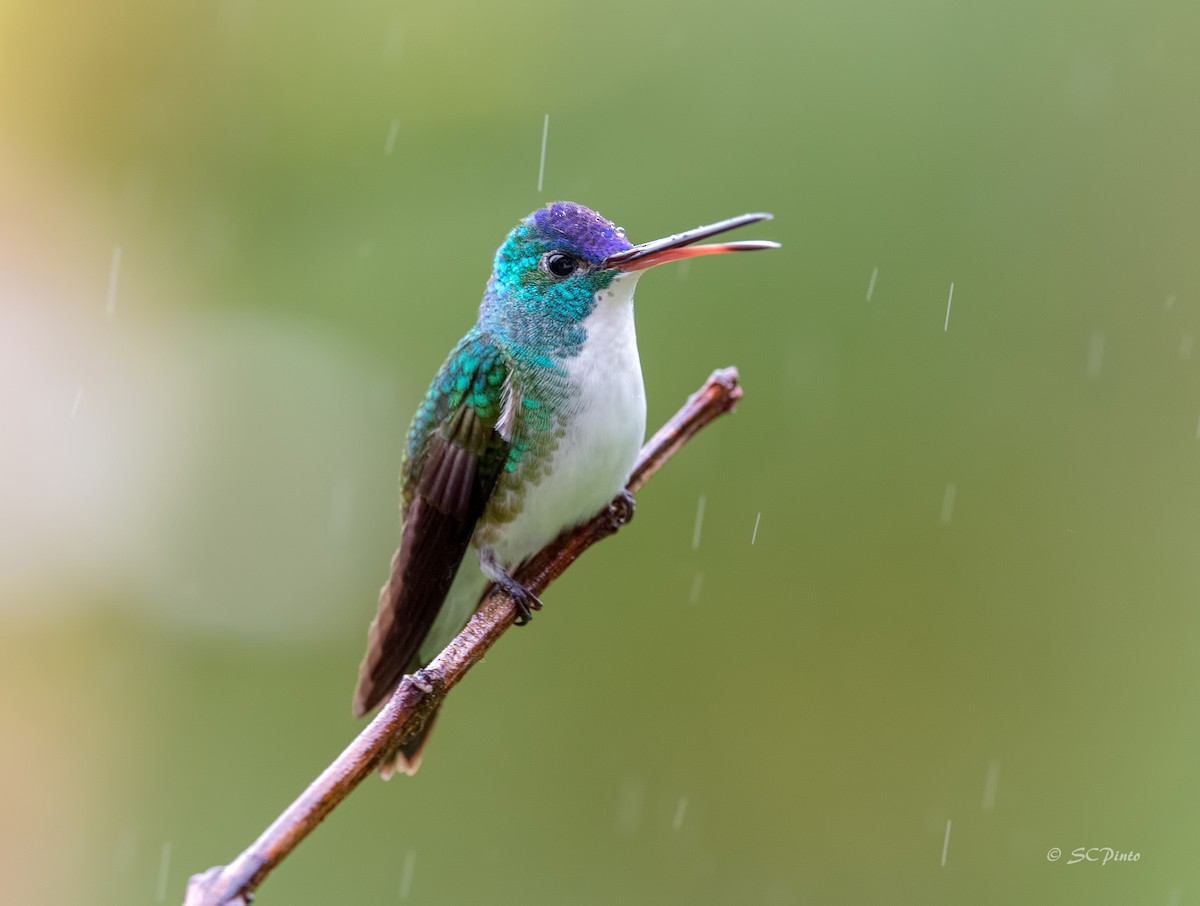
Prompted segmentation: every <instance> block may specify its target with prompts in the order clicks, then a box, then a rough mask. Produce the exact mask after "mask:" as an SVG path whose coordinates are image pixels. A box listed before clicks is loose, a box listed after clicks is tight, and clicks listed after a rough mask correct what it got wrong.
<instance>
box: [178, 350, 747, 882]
mask: <svg viewBox="0 0 1200 906" xmlns="http://www.w3.org/2000/svg"><path fill="white" fill-rule="evenodd" d="M741 395H742V390H741V387H739V386H738V374H737V369H735V368H723V369H721V370H719V371H714V372H713V373H712V375H711V376H710V377H709V379H708V380H707V381H706V382H705V384H704V386H703V387H701V388H700V389H699V390H698V391H696V392H695V393H694V394H692V396H691V397H689V398H688V401H687V403H685V404H684V406H683V408H681V409H680V410H679V411H678V412H677V413H675V415H674V416H673V417H672V418H671V419H670V420H669V421H668V422H667V423H666V424H665V425H663V427H662V428H661V429H659V431H658V433H657V434H655V435H654V436H653V437H652V438H650V440H649V441H648V442H647V443H646V445H645V446H644V447H643V448H642V451H641V454H640V455H639V456H638V460H637V464H636V465H635V466H634V469H633V474H632V475H631V476H630V478H629V483H628V484H627V485H626V491H625V492H624V493H623V494H621V495H619V496H618V497H617V498H616V499H614V500H613V501H612V503H610V504H609V505H608V506H607V507H605V509H604V510H603V511H602V512H600V513H597V514H596V516H595V517H593V518H592V519H591V520H590V521H589V522H585V523H584V524H583V525H580V526H578V527H577V528H575V529H573V530H571V531H569V532H565V533H563V534H562V535H560V536H559V537H558V538H557V539H555V540H554V541H553V542H551V543H550V544H549V545H547V546H546V548H545V549H543V550H542V551H541V552H540V553H538V554H537V555H536V556H535V557H533V559H532V560H530V561H529V562H528V563H526V564H525V565H524V566H523V567H522V568H521V569H520V570H518V572H517V579H518V580H520V581H521V583H522V584H523V585H525V587H527V588H528V589H530V590H531V591H533V592H534V593H535V594H538V593H540V592H542V591H543V590H544V589H545V588H546V586H548V585H549V584H550V583H551V582H553V581H554V580H555V579H557V578H558V577H559V576H560V575H562V573H563V571H564V570H566V568H567V567H568V566H570V565H571V564H572V563H573V562H575V559H576V558H577V557H578V556H579V555H580V554H582V553H583V552H584V551H585V550H587V549H588V548H589V547H591V546H592V545H593V544H595V543H596V542H597V541H600V540H602V539H604V538H607V537H608V536H609V535H612V534H613V533H615V532H616V531H617V529H619V528H620V527H621V526H622V525H624V524H625V523H626V522H628V521H629V519H630V518H631V517H632V515H633V496H632V495H633V494H634V493H636V492H637V491H639V490H641V488H642V487H643V485H645V484H646V482H647V481H649V480H650V478H651V476H653V475H654V473H655V472H657V471H658V470H659V469H660V468H662V466H663V464H664V463H665V462H666V461H667V460H668V459H670V458H671V457H672V456H674V455H675V453H676V452H677V451H678V450H679V448H680V447H682V446H683V445H684V444H685V443H687V442H688V441H689V440H690V439H691V438H692V437H693V436H694V435H695V434H696V433H697V432H698V431H699V430H700V429H701V428H703V427H704V426H705V425H707V424H708V423H709V422H711V421H713V420H714V419H716V418H717V417H719V416H721V415H723V414H725V413H726V412H729V411H731V410H732V409H733V407H734V405H735V404H736V403H737V401H738V400H739V399H740V398H741ZM514 615H515V612H514V610H513V602H512V601H511V599H510V598H509V597H508V596H507V595H506V594H504V593H503V592H501V591H498V590H493V591H492V592H491V593H490V594H489V595H488V596H487V598H486V599H485V600H484V602H483V605H482V606H481V607H480V609H479V610H478V611H477V612H476V614H475V615H474V616H473V617H471V619H470V620H469V621H468V622H467V625H466V626H465V627H463V630H462V632H460V633H459V634H458V636H457V637H455V639H454V640H453V641H451V642H450V644H449V645H447V646H446V648H445V649H444V650H443V651H442V653H441V654H439V655H438V656H437V658H435V659H434V660H433V662H432V663H430V664H429V666H427V667H425V668H423V669H421V670H418V671H417V672H416V673H414V674H411V675H409V676H406V677H405V678H404V679H403V680H402V681H401V683H400V685H399V686H398V687H397V688H396V691H395V692H394V693H393V694H392V697H391V699H390V700H389V701H388V703H387V704H386V705H385V706H384V707H383V710H381V711H380V712H379V714H378V715H376V717H375V719H374V720H372V721H371V723H370V724H369V725H368V726H367V727H366V728H365V729H364V730H363V731H362V732H361V733H360V734H359V735H358V737H357V738H356V739H355V740H354V742H352V743H351V744H350V745H349V746H348V747H347V748H346V749H345V750H344V751H343V752H342V753H341V754H340V755H339V756H338V757H337V758H336V759H334V761H333V763H332V764H331V765H329V767H327V768H326V769H325V770H324V771H322V772H321V775H320V776H319V777H317V779H316V780H314V781H313V782H312V783H311V784H310V785H309V787H308V789H306V790H305V791H304V792H303V793H301V794H300V797H299V798H298V799H296V800H295V801H294V802H293V803H292V804H291V805H289V806H288V807H287V809H285V810H284V812H283V813H282V814H281V815H280V816H279V817H278V818H276V819H275V820H274V821H273V822H272V823H271V826H270V827H268V828H267V829H266V830H265V831H263V833H262V835H261V836H260V837H259V838H258V839H257V840H255V841H254V842H253V843H252V844H250V846H249V847H248V848H247V849H246V850H244V851H243V852H242V853H241V855H239V856H238V857H237V858H236V859H234V860H233V861H232V862H230V863H229V864H228V865H225V866H221V865H218V866H217V867H215V868H210V869H209V870H208V871H206V872H203V873H201V874H198V875H193V876H192V878H191V880H190V881H189V882H188V889H187V898H186V899H185V901H184V906H246V904H248V903H249V901H250V900H251V899H252V898H253V894H254V891H255V890H256V889H257V888H258V885H259V884H261V883H262V881H263V879H264V878H266V876H267V875H268V874H270V873H271V871H272V870H273V869H274V868H275V867H276V866H277V865H279V863H280V862H282V861H283V860H284V858H286V857H287V855H288V854H289V853H290V852H291V851H292V850H293V849H295V848H296V846H297V845H298V844H299V843H300V841H301V840H303V839H304V838H305V837H307V836H308V834H309V833H310V832H311V831H312V830H313V829H314V828H315V827H316V826H317V825H318V824H320V823H321V821H322V820H323V819H324V818H325V816H326V815H328V814H329V813H330V812H331V811H333V809H334V808H336V807H337V805H338V803H340V802H341V801H342V800H343V799H345V798H346V797H347V796H348V795H349V794H350V792H351V791H352V790H353V789H354V788H355V787H356V786H358V785H359V783H361V782H362V781H363V780H365V779H366V778H367V777H368V776H369V775H370V773H371V772H372V771H373V770H375V768H377V767H378V766H379V765H380V764H383V763H384V762H385V761H386V760H387V759H388V758H389V757H390V756H392V755H394V753H395V752H396V750H397V749H398V748H399V747H400V746H401V745H403V743H404V741H405V740H406V739H408V738H409V737H411V736H412V735H413V734H414V733H416V732H417V731H418V730H419V729H420V728H421V726H422V725H423V724H424V722H425V720H426V719H427V718H428V716H429V715H430V714H432V713H433V711H434V710H435V709H436V708H437V706H438V705H439V704H441V702H442V699H444V698H445V697H446V694H447V693H448V692H449V691H450V690H451V689H452V688H454V686H456V685H457V684H458V681H459V680H461V679H462V678H463V676H464V675H465V674H466V672H467V671H468V670H470V669H471V667H472V666H473V665H474V664H476V663H478V662H479V661H480V660H481V659H482V658H483V656H484V655H485V654H486V653H487V651H488V649H489V648H491V647H492V645H493V644H495V642H496V640H497V639H498V638H500V636H501V635H503V634H504V632H505V631H506V630H507V629H508V627H509V626H511V625H512V622H513V617H514Z"/></svg>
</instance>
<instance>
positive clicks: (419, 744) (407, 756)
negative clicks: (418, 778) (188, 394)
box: [379, 709, 438, 780]
mask: <svg viewBox="0 0 1200 906" xmlns="http://www.w3.org/2000/svg"><path fill="white" fill-rule="evenodd" d="M437 716H438V712H437V709H434V711H433V713H432V714H430V715H429V717H427V718H426V719H425V724H424V726H422V727H421V729H419V730H418V731H417V732H416V734H414V735H413V736H412V738H411V739H409V740H408V741H407V742H405V743H404V745H402V746H401V747H400V748H399V749H397V750H396V753H395V754H394V755H391V756H389V757H388V760H387V761H385V762H384V763H383V764H381V765H380V766H379V776H380V777H382V778H383V779H384V780H390V779H391V778H392V775H393V774H407V775H408V776H409V777H411V776H412V775H413V774H415V773H417V768H419V767H420V766H421V759H422V758H424V757H425V743H426V742H428V741H429V732H430V731H431V730H432V729H433V724H434V721H436V720H437Z"/></svg>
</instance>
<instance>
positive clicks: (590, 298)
mask: <svg viewBox="0 0 1200 906" xmlns="http://www.w3.org/2000/svg"><path fill="white" fill-rule="evenodd" d="M770 217H771V215H770V214H743V215H742V216H740V217H732V218H730V219H728V220H722V221H720V222H718V223H714V224H711V225H709V226H702V227H698V228H696V229H693V230H687V231H686V232H682V233H677V234H676V235H673V236H668V237H666V238H664V239H658V240H656V241H654V242H647V243H643V244H641V245H633V244H632V243H630V242H629V241H628V240H627V239H626V238H625V231H624V230H623V229H621V228H619V227H617V226H615V225H614V224H613V223H612V222H611V221H609V220H607V219H605V218H604V217H602V216H601V215H599V214H597V213H596V212H594V211H592V210H590V209H588V208H586V207H584V206H583V205H580V204H575V203H573V202H567V201H556V202H553V203H552V204H549V205H547V206H546V207H544V208H541V209H539V210H537V211H534V212H533V213H532V214H530V215H529V216H528V217H526V218H525V219H524V220H522V221H521V222H520V223H518V224H517V226H516V227H515V228H514V229H513V230H512V232H510V233H509V234H508V236H507V238H506V239H505V240H504V243H503V244H502V245H501V246H500V248H499V249H498V250H497V251H496V256H495V259H494V261H493V265H492V274H491V277H490V279H489V280H488V282H487V288H486V289H485V290H484V294H483V301H482V303H481V304H480V306H479V319H478V321H476V323H475V325H474V326H473V327H472V328H471V329H470V330H468V331H467V333H466V335H465V336H464V337H463V338H462V339H461V340H459V342H458V344H457V345H456V346H455V347H454V348H453V349H452V350H451V352H450V355H449V356H448V357H447V359H446V361H445V363H444V364H443V365H442V367H441V369H439V371H438V373H437V375H436V376H435V377H434V379H433V383H432V384H430V386H429V390H428V392H427V393H426V394H425V397H424V399H423V400H422V402H421V404H420V405H419V406H418V408H417V412H416V415H415V416H414V418H413V421H412V425H411V427H410V428H409V431H408V436H407V440H406V443H405V450H404V456H403V462H402V466H401V488H402V500H401V522H402V531H401V540H400V547H399V549H398V550H397V551H396V553H395V555H394V556H393V558H392V566H391V575H390V577H389V578H388V581H387V583H386V584H385V585H384V586H383V588H382V589H381V590H380V594H379V608H378V612H377V613H376V615H375V619H374V620H373V621H372V623H371V627H370V630H369V632H368V635H367V651H366V655H365V656H364V657H363V661H362V665H361V666H360V668H359V678H358V688H357V690H356V692H355V694H354V713H355V716H357V717H362V716H363V715H365V714H367V713H368V712H369V711H371V710H372V709H374V708H375V707H377V706H378V705H379V704H380V703H381V702H383V701H384V700H385V699H386V698H387V697H388V696H390V695H391V693H392V692H393V691H394V690H395V688H396V686H397V685H398V684H399V682H400V680H401V679H402V678H403V677H404V675H405V674H406V673H410V672H412V671H414V670H416V669H418V668H420V667H423V666H425V665H426V664H428V663H429V662H430V661H432V660H433V658H434V657H436V656H437V654H438V653H439V652H440V651H441V650H442V648H443V647H445V645H446V644H447V643H448V642H449V641H450V639H452V638H453V637H454V636H455V635H456V634H457V633H458V632H459V630H461V629H462V627H463V626H464V625H465V624H466V622H467V620H468V619H469V618H470V616H471V614H472V613H474V611H475V610H476V608H477V607H478V605H479V603H480V601H481V599H482V598H483V596H484V593H485V592H486V591H487V590H488V587H489V586H490V585H495V586H497V587H499V588H501V589H503V590H504V591H505V592H507V593H508V595H509V596H510V597H511V598H512V600H513V602H514V604H515V609H516V617H515V622H516V623H517V624H518V625H523V624H525V623H527V622H529V620H530V618H531V616H532V612H533V611H534V610H538V609H540V608H541V602H540V601H539V600H538V599H537V597H535V596H534V595H533V593H532V592H530V591H529V590H528V589H526V588H525V587H524V586H522V585H521V584H520V583H519V582H518V581H517V580H515V579H514V578H513V573H514V572H515V571H516V570H517V568H518V567H519V566H520V565H521V563H522V562H524V561H525V560H526V559H528V558H529V557H531V556H532V555H533V554H535V553H537V552H538V551H539V550H541V549H542V548H543V547H544V546H545V545H546V544H548V543H549V542H550V541H552V540H553V539H554V538H555V537H557V536H558V535H559V534H560V533H562V532H563V531H565V530H567V529H570V528H573V527H574V526H576V525H578V524H580V523H581V522H583V521H585V520H587V519H590V518H591V517H592V516H594V515H595V514H596V513H597V512H599V511H600V509H601V508H603V507H604V506H606V505H607V504H608V503H609V502H610V501H611V500H612V499H613V498H614V497H615V496H616V495H617V494H618V493H620V492H621V491H622V490H623V489H624V487H625V483H626V481H627V480H628V478H629V475H630V472H631V471H632V469H633V465H634V462H635V460H636V458H637V455H638V451H639V450H640V449H641V445H642V441H643V437H644V435H645V431H646V394H645V389H644V386H643V382H642V367H641V362H640V360H639V358H638V348H637V337H636V335H635V332H634V322H633V290H634V287H635V286H636V285H637V281H638V278H639V277H640V276H641V275H642V274H643V273H644V272H645V271H646V270H648V269H649V268H652V267H655V266H656V265H659V264H664V263H666V262H668V261H680V260H685V259H689V258H694V257H698V256H701V255H715V254H721V253H725V252H743V251H754V250H758V249H768V248H778V244H777V243H774V242H763V241H742V242H722V243H718V244H711V245H695V244H694V243H696V242H698V241H699V240H701V239H706V238H708V237H711V236H715V235H717V234H720V233H725V232H727V231H728V230H732V229H735V228H737V227H741V226H745V225H746V224H750V223H755V222H758V221H761V220H768V219H770ZM432 724H433V716H431V717H430V718H429V719H428V720H427V721H426V723H425V725H424V727H423V728H422V729H421V730H420V731H418V733H417V734H416V735H415V736H414V737H413V738H411V739H409V740H408V741H407V742H405V743H404V745H403V746H402V747H401V748H400V750H399V751H398V752H397V754H396V756H395V759H394V761H392V762H390V763H388V764H385V765H383V767H382V768H381V773H382V774H383V776H384V777H385V778H387V777H389V776H390V775H391V774H392V773H393V772H400V773H405V774H413V773H415V772H416V770H417V768H418V766H419V765H420V763H421V757H422V753H423V751H424V748H425V742H426V738H427V736H428V733H429V730H430V728H431V727H432Z"/></svg>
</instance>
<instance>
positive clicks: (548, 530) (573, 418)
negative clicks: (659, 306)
mask: <svg viewBox="0 0 1200 906" xmlns="http://www.w3.org/2000/svg"><path fill="white" fill-rule="evenodd" d="M638 276H639V275H638V274H627V275H623V276H620V277H618V278H617V279H616V280H614V281H613V283H612V284H610V286H609V288H608V289H607V290H605V291H604V292H602V293H601V294H600V298H599V300H598V302H597V305H596V307H595V309H593V311H592V313H591V314H590V315H588V317H587V320H585V321H584V322H583V328H584V330H586V331H587V339H586V341H585V342H584V344H583V347H582V349H581V351H580V353H579V354H578V355H577V356H574V357H572V358H570V359H567V360H566V368H567V375H568V378H569V379H570V381H571V383H572V385H573V388H574V393H573V395H572V396H573V399H574V400H575V401H576V405H574V406H573V407H571V409H570V410H568V411H566V412H564V428H565V433H564V434H563V436H562V438H561V439H560V440H559V443H558V448H557V449H556V450H555V451H554V453H553V455H552V459H551V463H552V465H551V468H550V470H549V473H548V474H547V475H546V476H545V477H544V478H543V479H542V480H541V481H540V482H539V483H538V485H537V486H536V487H534V488H531V489H530V490H529V492H528V497H527V498H526V500H525V505H524V507H523V508H522V511H521V513H520V514H519V515H518V516H517V517H516V518H515V519H514V520H513V521H512V522H511V523H510V524H509V525H507V526H505V527H504V529H503V531H502V534H501V537H500V538H498V539H497V544H496V548H497V553H498V554H499V555H500V559H501V561H502V562H504V563H507V564H513V565H515V564H516V563H518V562H520V561H521V560H523V559H525V558H526V557H528V556H529V555H530V554H532V553H535V552H536V551H538V550H540V549H541V548H542V547H543V546H545V545H546V544H547V543H549V542H550V541H551V540H552V539H553V538H554V537H555V536H557V535H558V534H559V532H561V531H562V530H563V529H565V528H569V527H571V526H573V525H577V524H578V523H580V522H582V521H583V520H585V519H587V518H589V517H591V516H593V515H594V514H595V513H597V512H599V510H600V509H601V508H602V507H603V506H604V505H605V504H607V503H608V502H609V501H610V500H611V499H612V498H613V497H615V496H616V495H617V493H618V492H619V491H620V490H621V488H623V487H624V486H625V482H626V480H627V479H628V478H629V473H630V471H632V469H633V464H634V462H635V461H636V459H637V454H638V451H639V450H640V449H641V446H642V441H643V439H644V438H645V434H646V391H645V387H644V385H643V383H642V365H641V361H640V360H639V359H638V349H637V335H636V333H635V331H634V326H633V289H634V285H635V284H636V282H637V277H638Z"/></svg>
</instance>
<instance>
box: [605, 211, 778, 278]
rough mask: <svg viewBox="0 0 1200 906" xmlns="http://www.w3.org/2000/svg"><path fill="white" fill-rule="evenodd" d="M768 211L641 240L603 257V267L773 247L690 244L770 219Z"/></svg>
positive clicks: (636, 267)
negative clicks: (671, 234)
mask: <svg viewBox="0 0 1200 906" xmlns="http://www.w3.org/2000/svg"><path fill="white" fill-rule="evenodd" d="M770 219H771V215H770V214H743V215H741V216H740V217H730V218H729V219H728V220H722V221H720V222H719V223H712V224H709V225H708V226H702V227H696V228H695V229H694V230H688V231H686V232H684V233H676V234H675V235H674V236H668V237H667V238H666V239H655V240H654V241H653V242H643V243H642V244H641V245H635V246H634V247H633V248H631V249H626V250H625V251H623V252H617V253H616V254H615V255H609V256H608V257H607V258H605V259H604V264H603V265H601V266H602V267H604V268H616V269H618V270H621V271H625V272H628V271H641V270H645V269H646V268H648V267H654V266H655V265H658V264H666V263H667V262H668V261H680V260H682V259H683V258H697V257H699V256H700V255H721V254H724V253H725V252H754V251H758V250H759V249H777V248H779V243H778V242H766V241H762V240H756V239H752V240H749V241H742V242H720V243H716V244H714V245H692V243H693V242H699V241H700V240H701V239H707V238H708V237H709V236H716V235H717V234H719V233H727V232H729V231H730V230H736V229H737V228H738V227H741V226H746V225H747V224H750V223H758V222H759V221H760V220H770Z"/></svg>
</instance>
